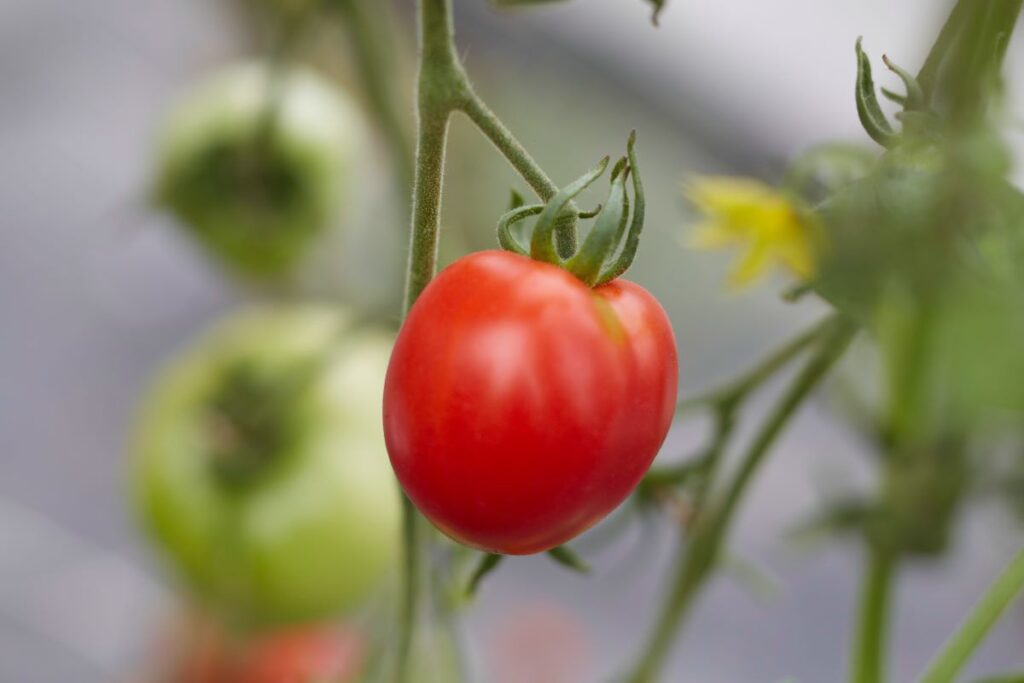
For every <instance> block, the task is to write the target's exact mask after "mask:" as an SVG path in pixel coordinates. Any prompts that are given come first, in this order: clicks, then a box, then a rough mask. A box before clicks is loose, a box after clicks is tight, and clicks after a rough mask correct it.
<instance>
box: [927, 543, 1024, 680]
mask: <svg viewBox="0 0 1024 683" xmlns="http://www.w3.org/2000/svg"><path fill="white" fill-rule="evenodd" d="M1022 590H1024V550H1021V551H1019V552H1018V553H1017V554H1016V555H1015V556H1014V557H1013V559H1012V560H1011V561H1010V563H1009V564H1008V565H1007V566H1006V569H1004V570H1003V573H1002V574H1001V575H1000V576H999V578H997V579H996V580H995V582H994V583H993V584H992V585H991V586H990V587H989V589H988V592H986V593H985V595H984V596H982V598H981V600H979V601H978V603H977V604H976V605H975V606H974V609H973V611H972V612H971V614H970V615H969V616H968V617H967V619H966V620H964V622H963V623H962V624H961V625H960V628H959V629H958V630H957V632H956V633H954V634H953V636H952V637H951V638H950V639H949V640H948V641H946V644H945V645H944V646H943V648H942V651H941V652H939V654H938V655H936V656H935V659H933V660H932V662H931V664H929V665H928V668H927V670H926V671H925V673H924V675H923V676H922V677H921V680H920V683H953V681H955V680H956V677H957V674H958V673H959V672H960V670H961V669H962V668H963V666H964V665H965V664H966V663H967V661H968V660H969V659H970V657H971V655H972V654H974V651H975V650H976V649H977V648H978V646H979V645H980V644H981V642H982V641H983V640H984V639H985V636H987V635H988V632H989V631H990V630H991V629H992V627H993V626H995V624H996V622H997V621H999V617H1001V616H1002V614H1003V612H1005V611H1006V609H1007V608H1008V607H1009V606H1010V605H1011V604H1012V603H1013V601H1014V600H1016V599H1017V597H1018V596H1019V595H1020V593H1021V591H1022Z"/></svg>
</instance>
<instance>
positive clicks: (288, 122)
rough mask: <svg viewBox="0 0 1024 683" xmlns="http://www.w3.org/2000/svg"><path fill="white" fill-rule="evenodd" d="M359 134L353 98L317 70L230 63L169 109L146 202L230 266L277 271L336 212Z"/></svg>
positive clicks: (259, 274)
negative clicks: (273, 72) (151, 197)
mask: <svg viewBox="0 0 1024 683" xmlns="http://www.w3.org/2000/svg"><path fill="white" fill-rule="evenodd" d="M365 137H366V136H365V132H364V124H363V121H362V119H361V116H360V114H359V112H358V110H357V109H356V108H355V105H354V104H353V103H351V102H350V101H349V99H348V97H347V96H346V95H345V93H344V92H342V91H340V90H339V89H338V88H336V87H335V86H334V85H333V84H331V83H329V82H328V81H327V80H325V79H324V78H322V77H320V76H318V75H317V74H315V73H313V72H311V71H308V70H303V69H298V68H295V69H291V70H287V71H285V72H284V73H282V74H280V75H279V77H278V78H277V80H272V79H271V76H270V72H269V70H268V69H267V68H266V67H265V66H264V65H260V64H256V63H243V64H239V65H235V66H232V67H229V68H226V69H224V70H223V71H220V72H218V73H216V74H214V75H213V76H212V77H210V78H209V79H208V80H207V81H205V82H203V83H202V84H200V86H199V87H198V88H197V89H196V90H195V91H193V92H192V93H190V94H189V95H188V96H187V97H186V98H185V99H184V100H183V101H182V102H181V103H180V104H179V105H178V106H177V107H176V109H175V110H174V111H173V113H172V114H171V116H170V118H169V120H168V122H167V124H166V127H165V129H164V131H163V135H162V142H161V145H160V150H159V160H158V169H157V179H156V187H155V194H156V201H157V203H158V204H159V205H160V206H161V207H163V208H164V209H166V210H167V211H169V212H170V213H171V214H172V215H174V216H175V217H176V218H177V220H178V221H179V222H180V224H181V225H182V226H183V227H184V228H185V229H186V230H187V231H188V232H189V233H190V234H192V235H193V236H194V237H195V238H196V239H197V240H198V242H199V243H200V244H201V245H202V246H203V247H204V248H205V249H206V251H208V252H209V253H210V254H211V255H212V256H213V257H215V259H216V260H218V261H219V262H221V263H222V264H224V265H227V266H228V267H230V268H231V269H233V270H234V271H236V272H237V273H238V274H240V275H243V276H246V277H250V278H263V279H266V278H274V277H278V276H281V275H283V274H285V273H287V272H288V271H289V270H291V269H292V268H293V267H295V265H296V264H297V262H298V261H299V260H300V259H301V257H302V256H303V255H304V254H305V253H306V252H307V250H308V249H309V247H310V245H311V244H312V242H313V240H314V238H315V237H316V236H317V235H318V234H319V233H321V232H323V231H324V230H325V229H326V228H327V227H329V226H330V224H331V223H332V222H333V221H336V220H338V219H339V213H340V211H341V209H342V208H343V205H344V203H345V200H346V192H345V190H346V189H348V190H351V188H350V187H349V186H350V185H351V184H352V182H354V178H353V177H352V176H353V170H354V168H353V167H354V166H355V164H356V162H357V160H358V158H359V157H360V156H361V150H360V147H361V145H362V141H363V140H364V139H365Z"/></svg>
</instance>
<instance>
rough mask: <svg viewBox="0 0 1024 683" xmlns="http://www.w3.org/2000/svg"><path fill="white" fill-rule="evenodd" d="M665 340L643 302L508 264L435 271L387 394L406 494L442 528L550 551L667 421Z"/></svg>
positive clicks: (607, 495) (494, 254)
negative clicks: (435, 273)
mask: <svg viewBox="0 0 1024 683" xmlns="http://www.w3.org/2000/svg"><path fill="white" fill-rule="evenodd" d="M677 380H678V363H677V358H676V349H675V339H674V337H673V334H672V327H671V325H670V323H669V320H668V318H667V316H666V315H665V312H664V310H663V309H662V308H661V306H660V305H659V304H658V302H657V301H656V300H655V299H654V298H653V297H652V296H651V295H650V294H649V293H648V292H647V291H646V290H644V289H643V288H641V287H640V286H638V285H636V284H633V283H631V282H627V281H625V280H614V281H612V282H610V283H608V284H606V285H603V286H601V287H597V288H596V289H590V288H588V287H587V286H586V285H584V284H583V283H582V282H580V281H579V280H577V279H576V278H575V277H573V276H572V275H570V274H569V273H568V272H567V271H565V270H562V269H561V268H558V267H556V266H553V265H550V264H547V263H541V262H538V261H533V260H530V259H528V258H524V257H522V256H518V255H515V254H511V253H508V252H500V251H484V252H479V253H476V254H471V255H470V256H466V257H464V258H462V259H460V260H459V261H456V262H455V263H454V264H452V265H451V266H449V267H448V268H446V269H445V270H444V271H443V272H441V273H440V274H439V275H438V276H437V278H436V279H434V280H433V282H431V283H430V285H429V286H428V287H427V288H426V290H425V291H424V292H423V294H422V295H421V296H420V297H419V299H418V300H417V302H416V304H415V305H414V306H413V307H412V309H411V310H410V312H409V316H408V318H407V319H406V321H405V325H404V326H403V327H402V330H401V332H400V333H399V336H398V340H397V341H396V343H395V349H394V352H393V354H392V356H391V363H390V365H389V367H388V374H387V381H386V384H385V389H384V432H385V436H386V438H387V446H388V452H389V454H390V456H391V463H392V465H393V466H394V468H395V472H396V473H397V475H398V479H399V482H400V483H401V484H402V486H403V488H404V489H405V491H406V493H407V494H408V495H409V497H410V498H411V499H412V500H413V502H415V504H416V506H417V507H418V508H419V509H420V510H421V511H422V512H423V514H424V515H426V516H427V517H428V518H429V519H430V520H431V521H432V522H433V523H434V524H435V525H436V526H437V527H438V528H439V529H441V530H442V531H444V532H445V533H447V534H448V535H450V536H451V537H453V538H455V539H456V540H458V541H461V542H462V543H465V544H467V545H471V546H475V547H478V548H481V549H485V550H488V551H494V552H501V553H507V554H527V553H535V552H540V551H543V550H548V549H550V548H552V547H554V546H557V545H560V544H562V543H564V542H566V541H568V540H569V539H571V538H573V537H574V536H576V535H577V534H580V533H581V532H583V531H584V530H586V529H587V528H589V527H590V526H592V525H593V524H595V523H596V522H598V521H599V520H600V519H601V518H602V517H604V516H605V515H607V514H608V513H609V512H610V511H611V510H612V509H614V508H615V507H616V506H617V505H618V504H619V503H621V502H622V501H623V499H625V498H626V496H628V495H629V493H630V491H632V490H633V488H634V487H635V486H636V484H637V483H638V482H639V481H640V479H641V477H642V476H643V475H644V473H645V472H646V471H647V468H648V467H649V466H650V464H651V461H652V460H653V459H654V456H655V455H656V454H657V452H658V449H659V448H660V446H661V443H662V441H663V440H664V438H665V435H666V433H667V432H668V428H669V425H670V424H671V422H672V415H673V412H674V408H675V403H676V384H677Z"/></svg>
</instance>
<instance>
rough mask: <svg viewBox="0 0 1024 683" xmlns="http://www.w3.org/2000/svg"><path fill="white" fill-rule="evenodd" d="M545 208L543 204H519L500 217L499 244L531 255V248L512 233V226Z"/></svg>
mask: <svg viewBox="0 0 1024 683" xmlns="http://www.w3.org/2000/svg"><path fill="white" fill-rule="evenodd" d="M543 210H544V205H543V204H530V205H529V206H519V207H516V208H513V209H512V210H511V211H508V212H507V213H505V214H503V215H502V217H501V218H499V219H498V244H500V245H501V248H502V249H504V250H505V251H511V252H512V253H514V254H519V255H520V256H526V257H529V255H530V252H529V250H528V249H527V248H526V247H524V246H523V245H522V244H520V243H519V240H518V239H516V236H515V235H513V234H512V226H513V225H515V224H516V223H518V222H519V221H521V220H523V219H524V218H526V217H528V216H536V215H537V214H538V213H540V212H542V211H543Z"/></svg>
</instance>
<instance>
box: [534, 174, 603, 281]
mask: <svg viewBox="0 0 1024 683" xmlns="http://www.w3.org/2000/svg"><path fill="white" fill-rule="evenodd" d="M607 166H608V157H605V158H604V159H602V160H601V161H600V162H599V163H598V164H597V165H596V166H594V167H593V168H592V169H590V170H589V171H587V173H585V174H583V175H582V176H580V177H579V178H577V179H576V180H575V181H574V182H572V183H570V184H569V185H567V186H566V187H564V188H562V189H561V190H559V191H558V193H557V194H556V195H555V196H554V197H552V198H551V201H549V202H548V204H547V206H545V207H544V210H543V211H541V213H540V217H539V218H537V224H536V225H535V226H534V228H533V237H532V238H531V240H530V258H532V259H534V260H536V261H545V262H547V263H552V264H554V265H557V266H561V265H562V258H561V256H559V255H558V249H557V248H556V247H555V242H554V232H555V223H556V221H557V219H558V218H559V215H560V214H561V213H562V210H563V209H564V208H565V207H566V206H567V205H568V204H569V202H571V201H572V200H573V198H574V197H576V195H578V194H579V193H580V192H583V190H585V189H586V188H587V187H589V186H590V185H591V184H592V183H593V182H594V181H595V180H597V179H598V178H599V177H600V176H601V174H602V173H604V169H605V168H607Z"/></svg>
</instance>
